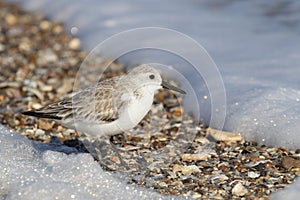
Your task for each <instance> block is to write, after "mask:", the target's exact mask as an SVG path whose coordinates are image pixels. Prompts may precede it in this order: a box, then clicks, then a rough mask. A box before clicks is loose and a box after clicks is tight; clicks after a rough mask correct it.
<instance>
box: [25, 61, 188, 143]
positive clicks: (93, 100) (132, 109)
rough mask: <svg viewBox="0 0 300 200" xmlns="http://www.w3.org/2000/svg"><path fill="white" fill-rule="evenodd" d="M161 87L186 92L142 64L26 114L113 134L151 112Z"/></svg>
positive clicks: (89, 132)
mask: <svg viewBox="0 0 300 200" xmlns="http://www.w3.org/2000/svg"><path fill="white" fill-rule="evenodd" d="M160 88H167V89H170V90H174V91H177V92H179V93H182V94H185V92H184V91H183V90H181V89H179V88H177V87H175V86H173V85H170V84H169V83H167V82H166V81H164V80H163V79H162V77H161V75H160V74H159V72H158V71H157V70H156V69H154V68H152V67H150V66H148V65H140V66H138V67H136V68H134V69H133V70H132V71H131V72H129V73H128V74H126V75H123V76H119V77H114V78H110V79H106V80H104V81H101V82H98V84H97V85H96V86H94V87H88V88H86V89H84V90H82V91H79V92H78V93H76V94H74V96H73V97H72V98H66V99H64V100H62V101H60V102H57V103H54V104H50V105H48V106H46V107H43V108H40V109H36V110H31V111H26V112H23V114H25V115H30V116H35V117H40V118H49V119H54V120H57V121H59V122H60V123H61V124H62V125H64V126H66V127H67V128H72V129H76V130H77V131H81V132H83V133H85V134H87V135H88V136H94V137H99V136H103V135H107V136H112V135H116V134H119V133H122V132H124V131H127V130H130V129H132V128H134V127H135V126H136V125H137V124H138V123H139V122H140V121H141V120H142V119H143V118H144V117H145V116H146V114H147V113H148V112H149V110H150V107H151V105H152V103H153V100H154V94H155V92H156V91H157V90H158V89H160Z"/></svg>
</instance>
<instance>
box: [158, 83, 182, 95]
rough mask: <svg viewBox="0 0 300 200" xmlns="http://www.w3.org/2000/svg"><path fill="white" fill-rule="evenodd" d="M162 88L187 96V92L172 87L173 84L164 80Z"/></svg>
mask: <svg viewBox="0 0 300 200" xmlns="http://www.w3.org/2000/svg"><path fill="white" fill-rule="evenodd" d="M161 86H162V87H163V88H166V89H169V90H174V91H176V92H179V93H181V94H186V92H185V91H183V90H182V89H179V88H177V87H175V86H174V85H171V84H169V83H167V82H166V81H164V80H163V81H162V83H161Z"/></svg>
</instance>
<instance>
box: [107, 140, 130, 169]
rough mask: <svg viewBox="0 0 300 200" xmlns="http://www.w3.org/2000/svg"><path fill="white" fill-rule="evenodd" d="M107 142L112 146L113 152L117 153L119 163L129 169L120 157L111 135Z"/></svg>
mask: <svg viewBox="0 0 300 200" xmlns="http://www.w3.org/2000/svg"><path fill="white" fill-rule="evenodd" d="M109 142H110V145H111V147H112V149H113V150H114V152H115V153H116V154H117V156H118V158H119V161H120V163H121V165H123V166H124V167H125V168H126V169H127V170H128V169H129V167H128V164H127V163H126V162H125V161H124V160H123V159H122V156H121V154H120V151H119V149H118V148H117V147H116V145H115V144H114V143H113V136H111V137H110V138H109Z"/></svg>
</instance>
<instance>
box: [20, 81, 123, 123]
mask: <svg viewBox="0 0 300 200" xmlns="http://www.w3.org/2000/svg"><path fill="white" fill-rule="evenodd" d="M119 79H120V78H119V77H115V78H111V79H107V80H104V81H102V82H99V83H98V84H97V85H96V86H95V87H89V88H86V89H84V90H82V91H81V92H79V93H77V94H75V95H74V96H73V97H72V98H67V99H64V100H62V101H60V102H58V103H54V104H50V105H48V106H46V107H43V108H41V109H37V110H31V111H26V112H24V113H23V114H25V115H31V116H36V117H41V118H50V119H56V120H65V121H69V120H73V118H74V115H75V118H76V120H82V121H89V122H93V121H97V123H99V122H100V123H101V121H102V122H103V123H104V122H110V121H114V120H116V119H118V117H119V113H118V110H119V109H120V107H121V106H122V102H121V96H120V95H116V94H115V92H114V91H115V87H116V83H117V81H118V80H119Z"/></svg>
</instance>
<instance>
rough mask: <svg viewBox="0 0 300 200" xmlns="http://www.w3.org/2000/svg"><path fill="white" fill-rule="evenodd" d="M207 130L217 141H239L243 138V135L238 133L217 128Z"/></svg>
mask: <svg viewBox="0 0 300 200" xmlns="http://www.w3.org/2000/svg"><path fill="white" fill-rule="evenodd" d="M207 132H208V133H209V135H211V136H212V137H213V138H214V139H215V140H217V141H227V142H237V141H241V140H242V139H243V138H242V136H240V135H238V134H236V133H232V132H226V131H221V130H216V129H213V128H208V129H207Z"/></svg>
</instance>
